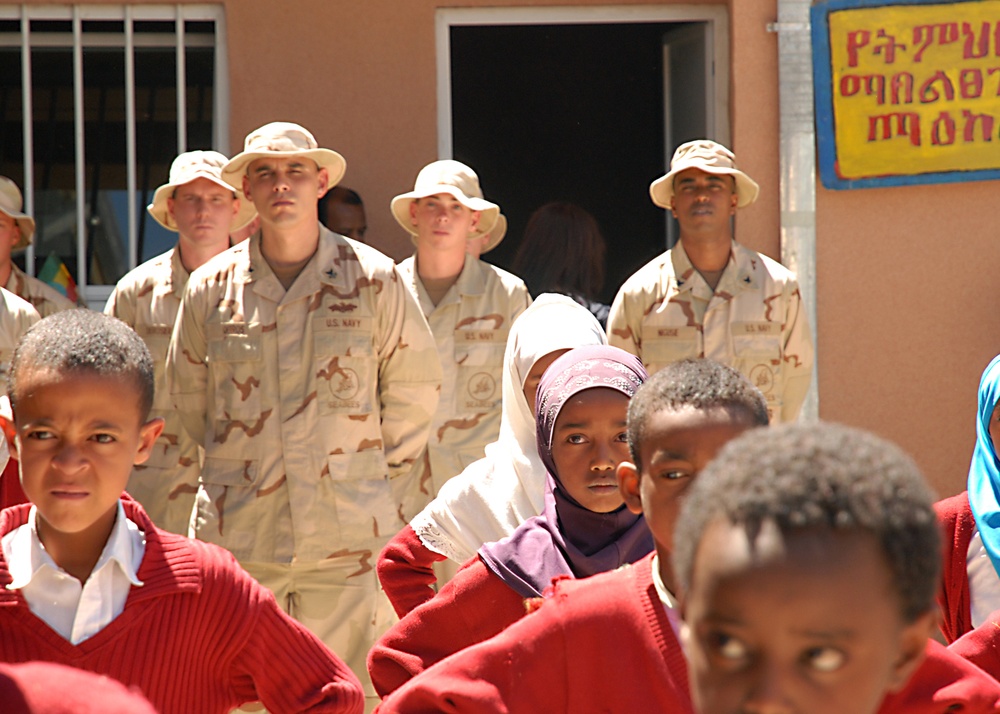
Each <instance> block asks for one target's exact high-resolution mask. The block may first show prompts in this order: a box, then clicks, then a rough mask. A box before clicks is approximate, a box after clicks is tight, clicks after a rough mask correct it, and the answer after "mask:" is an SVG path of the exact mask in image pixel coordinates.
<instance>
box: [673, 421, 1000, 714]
mask: <svg viewBox="0 0 1000 714" xmlns="http://www.w3.org/2000/svg"><path fill="white" fill-rule="evenodd" d="M932 503H933V496H932V494H931V491H930V489H929V488H928V486H927V485H926V483H925V482H924V479H923V477H922V476H921V474H920V471H919V470H918V469H917V467H916V465H915V464H914V463H913V462H912V461H911V460H910V459H909V457H907V456H906V455H905V454H904V453H903V452H902V451H901V450H900V449H899V448H898V447H896V446H894V445H892V444H890V443H888V442H886V441H883V440H882V439H879V438H878V437H876V436H874V435H871V434H867V433H865V432H862V431H859V430H855V429H849V428H847V427H842V426H836V425H832V424H814V425H786V426H782V427H776V428H774V429H771V430H768V431H767V432H766V433H765V432H760V433H756V434H754V435H753V436H752V437H750V436H744V437H743V438H741V439H738V440H735V441H733V442H732V443H731V444H729V445H728V446H727V447H726V448H725V449H723V450H722V451H721V452H720V454H719V456H718V458H717V459H716V460H715V461H714V462H713V463H712V465H711V467H710V468H708V469H706V471H705V473H704V474H702V477H701V479H699V481H698V482H697V483H696V484H695V485H694V487H693V488H692V489H691V492H690V494H689V496H688V498H687V500H686V501H685V503H684V506H683V508H682V510H681V515H680V518H679V519H678V521H677V527H676V535H675V542H676V548H675V550H674V561H673V562H674V567H675V572H676V574H677V578H678V581H679V583H680V586H681V589H682V590H683V591H684V593H685V594H684V596H683V609H684V622H685V625H684V633H683V639H684V642H685V653H686V654H687V657H688V666H689V668H690V674H691V695H692V699H693V700H694V703H695V709H696V710H697V711H698V712H699V713H700V714H722V713H724V712H764V711H801V712H811V713H813V714H824V713H825V712H831V713H833V712H837V713H841V712H852V713H853V714H871V713H872V712H876V711H877V712H880V714H886V713H887V712H907V713H912V712H946V711H959V710H960V711H963V712H995V711H1000V707H998V698H1000V683H998V682H997V681H996V680H993V679H992V678H990V677H989V676H988V675H987V674H986V673H985V672H983V671H982V670H979V669H978V668H976V667H974V666H973V665H971V664H969V663H967V662H965V661H964V660H962V659H961V658H960V657H958V656H957V655H954V654H953V653H951V652H948V651H947V650H945V649H944V648H943V647H942V646H941V645H939V644H937V643H936V642H932V641H930V640H929V639H928V638H929V637H930V635H931V633H932V631H933V630H934V628H935V626H936V622H937V609H936V606H935V602H934V595H935V589H936V587H937V579H938V571H939V569H940V552H941V550H940V536H939V533H938V526H937V521H936V519H935V517H934V511H933V508H932ZM887 693H889V694H888V696H887Z"/></svg>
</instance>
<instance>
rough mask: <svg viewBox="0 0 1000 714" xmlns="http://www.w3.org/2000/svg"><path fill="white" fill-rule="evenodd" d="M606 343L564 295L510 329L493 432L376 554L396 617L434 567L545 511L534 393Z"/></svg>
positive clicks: (424, 589) (429, 582) (428, 581)
mask: <svg viewBox="0 0 1000 714" xmlns="http://www.w3.org/2000/svg"><path fill="white" fill-rule="evenodd" d="M604 344H607V338H606V337H605V335H604V330H603V329H601V326H600V324H598V322H597V320H596V319H595V318H594V316H593V315H591V314H590V312H588V311H587V309H586V308H584V307H581V306H580V305H578V304H577V303H576V302H574V301H573V300H572V299H571V298H569V297H566V296H565V295H555V294H549V293H547V294H543V295H539V296H538V299H536V300H535V301H534V302H533V303H532V304H531V306H530V307H529V308H528V309H527V310H525V311H524V312H523V313H521V315H520V316H519V317H518V318H517V319H516V320H515V321H514V324H513V325H511V329H510V334H509V335H508V337H507V347H506V350H505V352H504V359H503V376H502V383H501V389H502V399H503V402H502V406H501V416H500V434H499V436H498V438H497V440H496V441H495V442H493V443H492V444H489V445H487V447H486V454H485V456H484V457H483V458H482V459H480V460H479V461H476V462H475V463H472V464H470V465H469V466H468V467H466V469H465V470H464V471H463V472H462V473H461V474H459V475H457V476H455V477H453V478H451V479H449V480H448V481H446V482H445V484H444V486H442V488H441V490H440V491H439V492H438V495H437V497H435V498H434V500H432V501H431V502H430V503H429V504H428V505H427V507H426V508H424V510H423V511H421V512H420V513H418V514H417V515H416V516H415V517H414V518H413V520H411V521H410V524H409V525H408V526H406V527H404V528H403V530H401V531H400V532H399V533H397V534H396V535H395V536H394V537H393V539H392V540H390V541H389V543H388V544H387V545H386V546H385V548H384V549H383V550H382V553H381V554H380V555H379V560H378V563H377V566H376V567H377V570H378V577H379V581H380V582H381V584H382V588H383V590H384V591H385V593H386V595H387V596H388V597H389V600H390V602H392V606H393V607H394V608H395V610H396V614H397V615H399V616H400V617H403V616H404V615H405V614H406V613H408V612H409V611H410V610H412V609H413V608H415V607H416V606H417V605H419V604H420V603H422V602H426V601H427V600H430V599H431V598H432V597H433V596H434V593H435V590H434V585H435V583H436V582H437V577H436V576H435V573H434V564H435V563H439V562H441V561H444V560H446V559H447V560H450V561H451V562H454V563H456V564H459V565H460V564H462V563H464V562H466V561H467V560H468V559H469V558H471V557H472V556H474V555H475V554H476V551H477V550H478V549H479V547H480V546H482V545H483V544H484V543H491V542H493V541H497V540H500V539H501V538H504V537H506V536H508V535H510V534H511V533H513V532H514V529H515V528H517V527H518V526H519V525H521V523H523V522H524V521H526V520H527V519H529V518H531V517H532V516H537V515H538V514H539V513H541V512H542V508H543V507H544V505H545V503H544V496H545V466H544V465H543V464H542V461H541V457H540V456H539V455H538V445H537V442H536V441H535V417H534V413H533V411H534V405H533V404H529V402H528V396H527V395H530V396H531V398H532V401H533V399H534V394H535V387H536V386H537V384H538V380H539V379H540V378H541V376H542V373H543V372H544V371H545V368H546V367H548V365H550V364H551V363H552V361H553V360H554V359H555V358H556V357H558V356H559V355H560V354H562V353H564V352H567V351H569V350H571V349H573V348H575V347H582V346H585V345H604Z"/></svg>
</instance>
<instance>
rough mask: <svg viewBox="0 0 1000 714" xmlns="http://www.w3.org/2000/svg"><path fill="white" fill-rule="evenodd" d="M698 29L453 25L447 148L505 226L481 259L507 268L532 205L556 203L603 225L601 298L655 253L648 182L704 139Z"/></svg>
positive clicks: (661, 239) (662, 236) (655, 213)
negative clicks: (690, 143)
mask: <svg viewBox="0 0 1000 714" xmlns="http://www.w3.org/2000/svg"><path fill="white" fill-rule="evenodd" d="M707 24H708V23H703V22H693V23H677V22H650V23H608V24H577V25H500V26H496V25H492V26H488V25H476V26H453V27H451V28H450V45H451V57H450V60H451V81H452V84H451V101H452V132H453V134H452V143H453V156H454V158H456V159H458V160H459V161H463V162H465V163H467V164H469V165H470V166H472V167H473V168H474V169H475V170H476V172H477V173H478V174H479V177H480V180H481V182H482V185H483V190H484V193H485V195H486V197H487V198H488V199H490V200H492V201H495V202H497V203H499V204H500V206H501V209H502V210H503V212H504V214H505V215H506V216H507V219H508V223H509V227H508V231H507V237H506V238H505V239H504V241H503V243H501V244H500V246H499V247H498V248H496V249H495V250H494V251H492V252H491V253H489V254H488V255H487V256H486V260H488V261H489V262H491V263H494V264H496V265H499V266H501V267H504V268H509V267H510V265H511V264H512V262H513V258H514V255H515V253H516V251H517V247H518V244H519V242H520V238H521V234H522V233H523V231H524V227H525V225H526V223H527V220H528V217H529V216H530V215H531V213H532V211H534V210H535V209H536V208H538V207H539V206H541V205H542V204H543V203H546V202H548V201H555V200H565V201H572V202H574V203H577V204H579V205H580V206H582V207H583V208H585V209H586V210H588V211H590V212H591V213H592V214H593V215H594V216H595V217H596V218H597V221H598V223H599V224H600V226H601V231H602V233H603V234H604V237H605V240H606V242H607V247H608V250H607V265H606V279H605V286H604V290H603V293H602V295H601V299H602V300H603V301H605V302H610V301H611V299H612V298H613V297H614V295H615V293H616V292H617V290H618V287H619V286H620V285H621V283H622V282H623V281H624V280H625V279H626V278H627V277H628V276H629V275H631V274H632V273H633V272H634V271H635V270H636V269H637V268H639V267H641V266H642V265H643V264H644V263H646V262H647V261H648V260H650V259H651V258H652V257H653V256H655V255H656V254H658V253H660V252H662V251H663V250H664V248H665V247H666V245H667V240H668V238H667V236H668V227H667V220H668V214H667V212H666V211H663V210H662V209H659V208H657V207H656V206H654V205H653V204H652V202H651V201H650V199H649V184H650V182H651V181H653V180H654V179H656V178H657V177H659V176H661V175H662V174H663V173H664V171H665V167H666V162H667V161H668V160H669V155H670V153H671V152H672V151H673V149H674V147H675V146H676V145H678V144H680V143H683V142H684V141H687V140H689V139H694V138H699V137H701V136H710V135H711V133H710V131H709V129H708V127H707V126H706V124H708V123H710V122H709V119H708V117H707V112H706V111H705V106H706V100H705V97H706V96H711V92H710V91H708V90H707V88H706V86H705V84H706V80H705V77H706V74H705V59H704V58H705V43H704V37H705V33H706V32H707ZM699 36H700V37H701V38H702V40H701V44H700V46H699V45H698V41H697V37H699ZM678 40H681V41H678ZM699 47H700V48H699Z"/></svg>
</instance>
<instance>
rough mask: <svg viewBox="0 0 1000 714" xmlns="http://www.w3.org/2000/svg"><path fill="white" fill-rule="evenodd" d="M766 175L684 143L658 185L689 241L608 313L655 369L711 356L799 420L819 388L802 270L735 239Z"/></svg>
mask: <svg viewBox="0 0 1000 714" xmlns="http://www.w3.org/2000/svg"><path fill="white" fill-rule="evenodd" d="M757 190H758V188H757V184H756V183H754V181H753V180H752V179H751V178H750V177H749V176H747V175H746V174H745V173H743V172H742V171H740V170H739V169H737V168H736V162H735V157H734V156H733V154H732V152H730V151H729V149H727V148H726V147H724V146H722V145H720V144H717V143H715V142H714V141H708V140H705V139H702V140H698V141H691V142H688V143H686V144H683V145H681V146H680V147H678V148H677V151H676V152H674V156H673V158H672V159H671V161H670V171H669V172H668V173H667V174H666V175H665V176H663V177H662V178H659V179H657V180H656V181H654V182H653V183H652V185H651V186H650V187H649V193H650V196H651V197H652V199H653V203H655V204H656V205H657V206H660V207H661V208H666V209H669V210H670V211H671V212H672V213H673V215H674V217H676V218H677V223H678V225H679V226H680V242H679V243H678V244H677V245H676V246H675V247H674V248H673V249H672V250H668V251H667V252H666V253H663V254H662V255H660V256H658V257H656V258H654V259H653V260H652V261H650V262H649V263H647V264H646V265H645V266H643V267H642V268H640V269H639V270H638V271H637V272H636V273H635V274H634V275H633V276H632V277H630V278H629V279H628V280H626V281H625V284H624V285H622V287H621V289H620V290H619V291H618V295H617V296H616V297H615V301H614V303H613V304H612V305H611V314H610V315H609V316H608V341H609V342H610V343H611V344H612V345H614V346H616V347H621V348H622V349H625V350H628V351H629V352H631V353H632V354H634V355H637V356H638V357H639V358H640V359H641V360H642V362H643V364H644V365H645V366H646V369H647V370H648V371H649V373H650V374H653V373H654V372H655V371H656V370H658V369H660V368H661V367H663V366H664V365H666V364H669V363H670V362H675V361H677V360H681V359H684V358H685V357H708V358H709V359H714V360H716V361H717V362H721V363H723V364H727V365H729V366H731V367H733V368H735V369H738V370H739V371H740V372H742V373H743V374H745V375H746V376H747V377H748V378H749V379H750V381H751V382H753V384H754V386H756V387H757V388H759V389H760V391H761V392H763V394H764V396H765V397H766V398H767V408H768V413H769V415H770V418H771V422H772V423H775V422H787V421H792V420H794V419H795V418H796V417H797V416H798V414H799V410H800V409H801V408H802V402H803V401H804V400H805V397H806V393H807V392H808V390H809V381H810V378H811V375H812V366H813V344H812V337H811V335H810V333H809V324H808V322H807V320H806V311H805V306H804V305H803V304H802V295H801V294H800V292H799V285H798V282H797V281H796V279H795V275H794V273H792V272H791V271H790V270H788V269H787V268H785V267H784V266H782V265H781V264H780V263H777V262H775V261H773V260H771V259H770V258H768V257H767V256H763V255H760V254H759V253H756V252H754V251H752V250H750V249H749V248H745V247H743V246H741V245H740V244H738V243H736V242H735V241H734V240H733V231H732V216H734V215H735V214H736V209H737V208H738V207H743V206H748V205H750V204H751V203H753V202H754V201H755V200H756V199H757Z"/></svg>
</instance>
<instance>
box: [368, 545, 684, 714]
mask: <svg viewBox="0 0 1000 714" xmlns="http://www.w3.org/2000/svg"><path fill="white" fill-rule="evenodd" d="M652 557H653V556H652V554H650V555H649V556H647V557H645V558H643V559H642V560H640V561H638V562H637V563H635V564H634V565H632V566H626V567H624V568H620V569H619V570H615V571H612V572H610V573H601V574H599V575H595V576H593V577H590V578H585V579H583V580H570V579H566V580H560V581H558V582H557V583H556V585H555V588H554V591H553V594H552V596H551V598H549V599H547V600H546V601H545V602H544V604H542V606H541V607H540V608H538V610H537V611H536V612H534V613H532V614H531V615H528V616H527V617H524V618H522V619H521V620H519V621H517V622H515V623H514V624H512V625H511V626H510V627H508V628H507V629H505V630H504V631H503V632H501V633H500V634H498V635H497V636H496V637H493V638H491V639H489V640H486V641H485V642H480V643H479V644H477V645H473V646H472V647H469V648H467V649H465V650H462V651H461V652H457V653H456V654H454V655H452V656H451V657H448V658H446V659H444V660H442V661H441V662H439V663H438V664H436V665H434V666H433V667H431V668H429V669H427V670H426V671H424V672H423V673H422V674H420V675H419V676H417V677H414V678H413V679H411V680H410V681H409V682H407V683H406V684H404V685H403V686H402V687H400V688H399V689H397V690H396V691H395V692H394V693H393V694H391V695H390V696H389V697H387V698H386V699H385V700H384V701H383V702H382V704H381V706H380V708H379V709H378V710H377V711H381V712H407V713H408V714H410V713H416V712H430V711H441V712H463V711H464V712H486V711H509V712H542V711H545V712H593V711H622V712H624V711H629V712H642V711H656V712H663V713H664V714H692V709H691V701H690V697H689V696H688V685H687V666H686V664H685V663H684V656H683V654H682V652H681V648H680V644H678V642H677V639H676V638H675V637H674V631H673V628H672V627H671V626H670V622H669V620H668V619H667V613H666V609H665V608H664V607H663V603H662V602H661V601H660V598H659V595H658V594H657V592H656V588H655V587H654V585H653V578H652V570H651V568H650V563H651V561H652ZM609 603H613V606H609ZM609 642H613V648H612V649H608V643H609Z"/></svg>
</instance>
